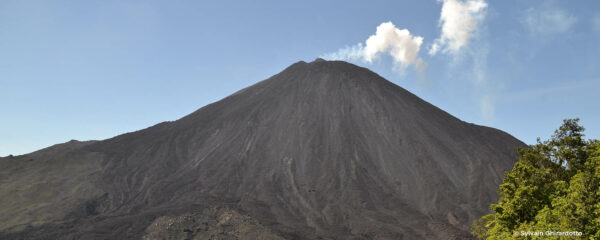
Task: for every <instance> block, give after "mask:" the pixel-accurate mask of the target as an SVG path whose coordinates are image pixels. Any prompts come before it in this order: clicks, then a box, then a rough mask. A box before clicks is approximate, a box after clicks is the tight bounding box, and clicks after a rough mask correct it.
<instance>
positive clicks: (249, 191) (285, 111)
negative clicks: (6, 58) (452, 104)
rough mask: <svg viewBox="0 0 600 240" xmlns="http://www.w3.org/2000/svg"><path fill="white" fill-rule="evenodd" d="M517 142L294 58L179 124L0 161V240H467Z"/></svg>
mask: <svg viewBox="0 0 600 240" xmlns="http://www.w3.org/2000/svg"><path fill="white" fill-rule="evenodd" d="M518 147H525V144H523V143H522V142H521V141H519V140H518V139H516V138H514V137H512V136H511V135H509V134H507V133H505V132H502V131H500V130H497V129H493V128H489V127H484V126H478V125H475V124H471V123H467V122H464V121H461V120H459V119H457V118H455V117H453V116H451V115H450V114H448V113H446V112H444V111H443V110H440V109H439V108H437V107H435V106H433V105H431V104H429V103H427V102H425V101H423V100H422V99H420V98H418V97H417V96H415V95H413V94H412V93H410V92H408V91H407V90H405V89H403V88H401V87H399V86H397V85H395V84H393V83H391V82H389V81H387V80H385V79H384V78H382V77H380V76H379V75H377V74H375V73H373V72H371V71H369V70H368V69H366V68H362V67H358V66H355V65H352V64H350V63H346V62H342V61H325V60H322V59H317V60H315V61H314V62H310V63H306V62H303V61H301V62H298V63H295V64H293V65H291V66H289V67H288V68H286V69H285V70H284V71H282V72H281V73H279V74H277V75H274V76H273V77H271V78H269V79H266V80H264V81H261V82H258V83H257V84H255V85H253V86H250V87H248V88H245V89H242V90H240V91H238V92H236V93H234V94H232V95H230V96H228V97H226V98H224V99H222V100H220V101H218V102H215V103H212V104H209V105H207V106H204V107H202V108H200V109H199V110H197V111H195V112H193V113H191V114H189V115H187V116H185V117H183V118H181V119H179V120H177V121H172V122H163V123H159V124H157V125H155V126H152V127H149V128H146V129H143V130H139V131H136V132H131V133H126V134H123V135H119V136H116V137H113V138H110V139H106V140H102V141H87V142H80V141H75V140H73V141H70V142H67V143H63V144H58V145H54V146H52V147H49V148H46V149H42V150H39V151H36V152H33V153H30V154H25V155H21V156H10V157H5V158H1V159H0V196H1V197H0V232H1V233H0V238H3V239H463V238H471V237H470V234H469V232H470V226H471V224H472V222H473V221H474V220H476V219H477V218H479V217H481V216H482V215H484V214H486V213H487V212H488V211H489V204H490V203H492V202H494V201H496V200H497V197H498V195H497V189H498V185H499V184H500V183H501V181H502V177H503V174H504V172H505V171H507V170H509V169H510V168H511V167H512V165H513V164H514V162H515V161H516V160H517V153H516V149H517V148H518Z"/></svg>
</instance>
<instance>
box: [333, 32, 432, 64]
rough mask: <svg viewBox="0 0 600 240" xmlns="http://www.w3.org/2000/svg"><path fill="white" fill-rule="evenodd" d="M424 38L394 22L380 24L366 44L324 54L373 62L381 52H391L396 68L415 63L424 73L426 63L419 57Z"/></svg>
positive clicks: (342, 58)
mask: <svg viewBox="0 0 600 240" xmlns="http://www.w3.org/2000/svg"><path fill="white" fill-rule="evenodd" d="M422 44H423V38H422V37H420V36H413V35H412V34H411V33H410V31H408V30H407V29H398V28H396V26H395V25H394V24H393V23H392V22H384V23H381V24H379V26H378V27H377V30H376V32H375V35H371V36H370V37H369V38H368V39H367V40H366V41H365V44H362V43H359V44H356V45H354V46H352V47H346V48H343V49H340V50H338V51H337V52H334V53H330V54H326V55H324V56H322V57H323V58H325V59H329V60H355V61H356V60H361V61H365V62H368V63H372V62H373V60H374V59H376V58H377V57H378V56H379V55H381V54H389V55H390V56H392V58H393V59H394V63H395V68H396V70H398V71H400V72H402V71H403V70H404V69H405V68H406V67H408V66H411V65H414V67H415V68H416V69H417V71H418V72H419V73H423V71H424V70H425V68H426V66H427V65H426V63H425V62H424V61H423V60H422V59H421V58H419V50H420V49H421V45H422Z"/></svg>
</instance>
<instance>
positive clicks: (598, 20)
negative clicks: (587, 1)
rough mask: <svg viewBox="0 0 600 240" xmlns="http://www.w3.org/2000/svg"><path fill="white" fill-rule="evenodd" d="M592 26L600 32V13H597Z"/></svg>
mask: <svg viewBox="0 0 600 240" xmlns="http://www.w3.org/2000/svg"><path fill="white" fill-rule="evenodd" d="M592 26H593V27H594V30H596V31H597V32H600V13H597V14H596V15H594V17H593V18H592Z"/></svg>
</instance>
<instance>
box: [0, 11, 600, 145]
mask: <svg viewBox="0 0 600 240" xmlns="http://www.w3.org/2000/svg"><path fill="white" fill-rule="evenodd" d="M452 4H454V5H452ZM444 6H447V8H445V9H447V11H446V14H445V16H446V18H440V17H441V13H442V8H443V7H444ZM451 6H454V8H451ZM457 6H458V8H456V7H457ZM460 7H464V8H463V11H462V12H461V11H460V10H461V8H460ZM469 7H472V8H470V10H469ZM465 9H466V10H465ZM461 14H462V15H461ZM465 14H466V15H465ZM465 20H468V21H466V22H465ZM456 21H458V23H459V24H458V25H456V24H455V25H456V26H455V25H453V23H457V22H456ZM461 21H462V22H461ZM387 22H390V23H391V24H393V28H392V27H390V28H388V30H391V31H389V32H388V33H390V34H391V35H386V36H387V37H392V38H393V39H392V42H391V43H392V45H389V46H388V45H385V46H384V45H378V46H380V47H381V46H383V47H382V48H373V46H375V45H373V44H367V42H366V41H367V39H369V37H370V36H375V35H377V34H376V29H377V27H378V26H380V25H381V24H382V23H387ZM384 26H388V27H389V25H384ZM394 29H397V30H398V31H397V32H394V31H393V30H394ZM403 29H406V30H407V31H408V34H406V33H407V32H406V31H402V30H403ZM395 34H396V35H395ZM403 34H404V35H403ZM419 39H420V41H417V40H419ZM394 41H395V42H394ZM599 42H600V2H599V1H594V0H588V1H585V0H581V1H529V0H527V1H525V0H506V1H505V0H503V1H489V0H486V1H484V0H470V1H464V0H463V1H459V0H444V1H435V0H431V1H368V2H367V1H293V2H292V1H239V2H236V1H11V0H5V1H1V2H0V156H4V155H8V154H24V153H27V152H31V151H34V150H37V149H40V148H43V147H47V146H50V145H52V144H55V143H60V142H65V141H68V140H71V139H77V140H90V139H105V138H109V137H112V136H115V135H118V134H121V133H125V132H130V131H134V130H138V129H142V128H145V127H148V126H151V125H154V124H156V123H159V122H162V121H167V120H176V119H178V118H180V117H183V116H184V115H186V114H188V113H191V112H193V111H194V110H196V109H198V108H200V107H202V106H204V105H206V104H208V103H211V102H214V101H217V100H219V99H221V98H223V97H225V96H227V95H229V94H231V93H233V92H235V91H237V90H239V89H241V88H243V87H246V86H249V85H252V84H254V83H256V82H258V81H261V80H263V79H266V78H268V77H270V76H272V75H274V74H276V73H278V72H280V71H281V70H283V69H284V68H285V67H286V66H288V65H290V64H292V63H294V62H297V61H300V60H304V61H312V60H314V59H315V58H317V57H320V56H321V57H329V58H332V56H336V57H337V58H344V59H346V60H348V61H351V62H353V63H355V64H358V65H361V66H365V67H368V68H370V69H372V70H373V71H375V72H377V73H378V74H380V75H382V76H383V77H385V78H387V79H388V80H390V81H392V82H394V83H396V84H398V85H400V86H402V87H404V88H406V89H408V90H409V91H411V92H413V93H415V94H416V95H418V96H419V97H421V98H423V99H425V100H426V101H429V102H430V103H432V104H434V105H436V106H438V107H440V108H441V109H443V110H445V111H447V112H449V113H451V114H453V115H454V116H456V117H458V118H460V119H462V120H465V121H468V122H473V123H476V124H482V125H487V126H492V127H495V128H498V129H501V130H504V131H506V132H508V133H510V134H512V135H513V136H515V137H517V138H519V139H521V140H523V141H525V142H526V143H530V144H531V143H534V142H535V139H536V137H542V139H544V138H548V137H549V136H550V135H551V133H552V131H553V130H554V129H556V128H557V127H558V126H559V125H560V124H561V122H562V119H564V118H572V117H579V118H581V122H582V124H583V125H584V126H585V127H586V128H587V131H586V132H587V136H588V137H590V138H600V124H598V123H600V101H598V95H599V94H598V93H599V92H600V47H599V46H598V43H599ZM380 43H382V42H380ZM406 44H409V45H406ZM410 44H412V45H410ZM417 45H418V48H416V46H417ZM434 45H438V48H439V50H438V51H436V52H435V54H430V53H431V52H432V51H431V48H432V47H433V46H434ZM386 46H387V48H386ZM390 46H391V47H390ZM407 46H408V47H407ZM352 48H354V49H355V50H356V49H358V51H359V57H356V56H355V57H351V56H345V55H343V54H340V53H344V51H346V53H347V52H348V50H349V49H352ZM367 48H368V49H371V50H373V49H375V50H374V52H373V51H372V52H371V53H372V54H371V55H370V56H371V57H372V58H370V59H368V60H370V61H367V59H366V58H365V56H367V55H365V54H364V53H365V52H364V51H366V50H365V49H367ZM400 50H409V51H408V52H409V53H413V54H412V55H410V56H409V57H408V58H401V57H397V56H396V57H394V56H393V55H391V54H390V53H393V52H394V51H396V52H397V51H400ZM415 51H416V53H415ZM403 56H404V55H403ZM407 56H408V55H407ZM398 59H401V60H398ZM417 60H418V61H419V62H421V64H420V65H419V66H420V67H419V66H417V64H416V62H417ZM425 66H426V67H425Z"/></svg>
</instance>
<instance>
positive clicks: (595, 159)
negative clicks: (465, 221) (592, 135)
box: [473, 119, 600, 240]
mask: <svg viewBox="0 0 600 240" xmlns="http://www.w3.org/2000/svg"><path fill="white" fill-rule="evenodd" d="M578 121H579V119H567V120H564V122H563V125H562V126H561V127H560V128H559V129H558V130H556V131H555V132H554V135H553V136H552V138H551V139H550V140H547V141H544V142H541V141H540V140H539V138H538V141H537V144H535V145H532V146H530V147H529V148H524V149H519V150H518V151H519V155H520V157H519V161H518V162H516V163H515V166H514V167H513V169H512V171H511V172H508V173H506V175H505V177H504V181H503V183H502V184H501V185H500V190H499V193H500V199H499V201H498V203H496V204H492V205H491V206H490V208H491V210H492V211H493V213H492V214H488V215H485V216H483V217H482V218H480V219H479V220H478V221H476V222H475V223H473V227H474V230H473V235H474V236H476V237H477V238H479V239H490V240H493V239H537V238H540V239H561V238H560V236H540V237H536V236H527V237H524V236H521V235H520V234H514V233H515V232H518V233H520V232H521V231H526V232H538V231H540V232H546V231H555V232H566V231H578V232H582V233H583V235H582V236H581V237H580V238H579V239H600V142H599V141H597V140H587V141H586V140H584V139H583V136H584V135H583V131H584V128H583V127H582V126H580V125H579V124H578ZM563 238H564V237H563Z"/></svg>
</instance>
